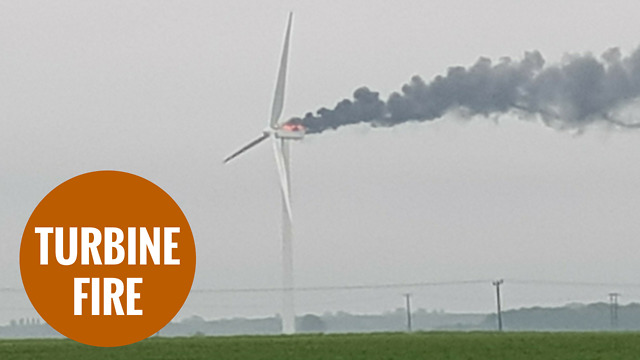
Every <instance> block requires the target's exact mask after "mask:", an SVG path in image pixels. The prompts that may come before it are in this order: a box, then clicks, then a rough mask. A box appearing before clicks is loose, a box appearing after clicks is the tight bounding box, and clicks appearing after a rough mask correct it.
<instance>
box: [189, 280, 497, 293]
mask: <svg viewBox="0 0 640 360" xmlns="http://www.w3.org/2000/svg"><path fill="white" fill-rule="evenodd" d="M489 281H490V280H463V281H439V282H417V283H394V284H371V285H345V286H307V287H296V288H293V289H285V288H281V287H277V288H236V289H191V292H194V293H243V292H253V293H256V292H280V291H284V290H293V291H300V292H302V291H341V290H371V289H398V288H412V287H430V286H453V285H469V284H486V283H488V282H489Z"/></svg>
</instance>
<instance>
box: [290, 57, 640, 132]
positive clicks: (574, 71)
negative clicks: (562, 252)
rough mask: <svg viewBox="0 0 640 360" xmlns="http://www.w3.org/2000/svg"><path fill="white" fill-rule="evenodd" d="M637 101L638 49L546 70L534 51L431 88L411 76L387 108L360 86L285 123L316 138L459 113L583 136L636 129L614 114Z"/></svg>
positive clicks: (452, 72) (484, 64) (486, 63)
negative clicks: (604, 126)
mask: <svg viewBox="0 0 640 360" xmlns="http://www.w3.org/2000/svg"><path fill="white" fill-rule="evenodd" d="M639 96H640V48H638V49H637V50H635V51H634V52H633V53H632V54H631V55H630V56H628V57H625V58H623V57H622V56H621V54H620V51H619V49H617V48H613V49H610V50H608V51H606V52H605V53H604V54H603V55H602V56H601V57H600V58H599V59H598V58H596V57H594V56H593V55H591V54H586V55H568V56H566V59H565V60H564V61H563V62H562V63H560V64H556V65H550V66H545V60H544V59H543V57H542V55H541V54H540V53H539V52H538V51H533V52H527V53H525V55H524V58H523V59H522V60H520V61H514V60H511V59H510V58H506V57H505V58H502V59H500V60H499V61H498V62H496V63H492V61H491V60H489V59H487V58H484V57H481V58H479V59H478V61H476V63H475V64H473V65H472V66H470V67H468V68H465V67H462V66H455V67H451V68H449V69H448V71H447V74H446V75H438V76H436V77H435V78H434V79H433V80H432V81H431V82H429V83H427V82H425V81H424V80H422V78H420V77H419V76H414V77H413V78H411V81H410V82H409V83H408V84H405V85H404V86H403V87H402V91H401V92H394V93H392V94H391V95H390V96H389V99H387V101H386V102H385V101H383V100H381V99H380V97H379V94H378V93H377V92H374V91H371V90H369V89H368V88H366V87H361V88H359V89H357V90H356V91H355V92H354V94H353V99H345V100H342V101H340V102H339V103H338V104H337V105H336V106H335V107H334V108H333V109H327V108H321V109H320V110H318V111H317V112H316V114H312V113H307V114H306V115H305V116H304V117H302V118H293V119H291V120H290V122H292V123H299V124H302V125H304V126H305V127H306V128H307V132H308V133H321V132H323V131H325V130H327V129H337V128H339V127H341V126H344V125H349V124H359V123H369V124H371V125H372V126H394V125H397V124H401V123H404V122H407V121H429V120H435V119H438V118H440V117H442V116H443V115H445V114H446V113H447V112H449V111H451V110H461V112H462V113H463V114H466V115H468V116H473V115H484V116H489V115H496V114H502V113H507V112H518V113H521V114H524V115H525V116H527V115H539V116H540V118H542V119H543V120H544V121H545V123H547V124H548V125H550V126H554V127H556V128H563V129H575V128H577V129H583V128H584V127H586V126H587V125H589V124H593V123H598V122H601V123H608V124H611V125H613V126H617V127H626V128H635V127H640V123H627V122H624V121H621V120H619V119H616V117H615V115H614V112H615V110H616V109H618V108H620V107H622V106H624V105H628V104H630V102H631V101H632V100H634V99H636V98H638V97H639Z"/></svg>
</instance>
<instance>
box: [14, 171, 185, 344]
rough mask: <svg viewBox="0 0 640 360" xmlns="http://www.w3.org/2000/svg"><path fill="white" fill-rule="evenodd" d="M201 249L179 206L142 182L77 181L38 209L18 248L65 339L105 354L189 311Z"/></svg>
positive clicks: (127, 177) (29, 282)
mask: <svg viewBox="0 0 640 360" xmlns="http://www.w3.org/2000/svg"><path fill="white" fill-rule="evenodd" d="M195 267H196V249H195V243H194V240H193V234H192V233H191V228H190V227H189V223H188V222H187V219H186V217H185V216H184V214H183V213H182V210H180V207H179V206H178V205H177V204H176V203H175V202H174V201H173V199H172V198H171V197H170V196H169V195H168V194H167V193H166V192H164V191H163V190H162V189H161V188H159V187H158V186H156V185H155V184H153V183H151V182H150V181H148V180H145V179H143V178H141V177H139V176H136V175H132V174H128V173H125V172H119V171H97V172H91V173H87V174H83V175H80V176H77V177H74V178H72V179H70V180H68V181H66V182H64V183H62V184H61V185H59V186H58V187H56V188H55V189H53V190H52V191H51V192H50V193H49V194H48V195H47V196H45V198H44V199H42V201H41V202H40V204H38V206H37V207H36V209H35V210H34V211H33V213H32V214H31V217H30V218H29V221H28V222H27V226H26V227H25V230H24V234H23V236H22V243H21V245H20V271H21V274H22V282H23V284H24V288H25V290H26V292H27V295H28V296H29V299H30V300H31V303H32V304H33V306H34V307H35V309H36V310H37V311H38V313H39V314H40V316H41V317H42V318H43V319H44V320H45V321H46V322H47V323H48V324H49V325H51V326H52V327H53V328H54V329H56V330H57V331H58V332H60V333H61V334H63V335H65V336H67V337H69V338H71V339H73V340H76V341H78V342H81V343H84V344H88V345H93V346H102V347H112V346H121V345H127V344H131V343H134V342H137V341H139V340H142V339H145V338H147V337H149V336H151V335H153V334H154V333H156V332H158V331H159V330H160V329H162V327H164V326H165V325H166V324H168V323H169V321H171V319H172V318H173V317H174V316H175V315H176V314H177V313H178V311H179V310H180V308H181V307H182V305H183V304H184V302H185V300H186V299H187V296H188V295H189V290H190V289H191V285H192V283H193V277H194V274H195Z"/></svg>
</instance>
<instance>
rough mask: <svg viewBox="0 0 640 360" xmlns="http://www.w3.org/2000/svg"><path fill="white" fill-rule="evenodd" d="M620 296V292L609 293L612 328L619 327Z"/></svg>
mask: <svg viewBox="0 0 640 360" xmlns="http://www.w3.org/2000/svg"><path fill="white" fill-rule="evenodd" d="M618 297H620V294H619V293H609V316H610V318H611V328H612V329H617V328H618Z"/></svg>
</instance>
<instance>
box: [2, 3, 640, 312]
mask: <svg viewBox="0 0 640 360" xmlns="http://www.w3.org/2000/svg"><path fill="white" fill-rule="evenodd" d="M289 10H293V11H294V12H295V18H294V25H293V35H292V44H291V57H290V72H289V80H288V89H287V91H288V94H287V99H286V102H285V111H284V114H285V116H286V117H289V116H300V115H303V114H304V113H305V112H307V111H314V110H316V109H317V108H319V107H321V106H333V105H334V104H335V102H336V101H338V100H340V99H342V98H345V97H348V96H350V95H351V94H352V92H353V90H354V89H356V88H357V87H359V86H363V85H366V86H368V87H369V88H371V89H372V90H375V91H379V92H380V93H381V95H382V97H384V98H386V97H387V96H388V94H390V93H391V92H393V91H397V90H399V88H400V86H401V85H402V84H404V83H406V82H407V81H408V80H409V79H410V78H411V76H413V75H415V74H419V75H421V76H422V77H423V78H424V79H425V80H429V79H431V78H433V77H434V76H436V75H438V74H444V73H445V72H446V69H447V67H449V66H453V65H464V66H467V65H471V64H473V63H474V62H475V61H476V59H477V58H478V57H479V56H486V57H489V58H492V59H498V58H499V57H501V56H510V57H512V58H516V59H520V58H522V56H523V54H524V52H525V51H530V50H538V51H540V52H541V53H542V55H543V56H544V57H545V59H546V60H547V62H548V63H556V62H559V61H562V59H563V56H564V54H566V53H584V52H586V51H592V52H593V53H594V54H595V55H596V56H599V55H600V54H601V53H603V52H604V51H606V50H607V49H608V48H610V47H614V46H618V47H620V49H621V51H622V53H623V54H624V55H627V54H629V53H630V52H631V51H633V50H634V49H635V48H636V47H637V46H638V45H639V41H638V38H637V34H638V33H640V23H638V21H637V16H636V15H637V14H638V11H639V10H640V9H639V6H638V5H637V4H636V2H633V1H601V2H598V1H593V2H588V3H586V2H584V1H563V2H553V1H537V2H526V3H525V2H519V1H488V2H473V1H431V2H425V1H400V2H391V1H386V2H381V1H344V2H334V3H331V4H327V2H326V1H325V2H322V1H270V2H268V3H267V2H260V1H233V2H224V3H222V2H210V1H181V2H177V1H173V2H171V1H136V2H130V1H101V2H98V1H92V2H86V1H54V2H51V1H20V2H11V1H2V2H0V49H1V51H0V118H1V119H2V120H1V121H2V122H1V124H2V125H1V131H0V154H1V156H0V199H1V200H2V205H1V206H0V226H1V228H2V230H3V236H2V238H1V241H0V270H1V271H0V284H2V285H0V287H11V288H16V287H20V286H21V285H20V284H21V280H20V273H19V264H18V253H19V242H20V238H21V235H22V231H23V227H24V225H25V224H26V221H27V219H28V216H29V215H30V213H31V211H32V210H33V208H34V207H35V206H36V205H37V203H38V202H39V201H40V199H41V198H42V197H44V196H45V195H46V193H47V192H48V191H49V190H51V189H52V188H54V187H55V186H56V185H58V184H59V183H61V182H62V181H64V180H66V179H68V178H71V177H73V176H75V175H78V174H81V173H84V172H88V171H94V170H102V169H116V170H122V171H128V172H132V173H135V174H137V175H140V176H143V177H145V178H147V179H149V180H151V181H153V182H154V183H156V184H157V185H159V186H161V187H162V188H163V189H165V190H166V191H167V192H168V193H169V194H171V195H172V196H173V198H174V199H175V200H176V201H177V202H178V204H179V205H180V206H181V207H182V209H183V211H184V212H185V214H186V215H187V218H188V219H189V221H190V223H191V226H192V229H193V232H194V235H195V237H196V246H197V250H198V266H197V274H196V281H195V283H194V288H253V287H278V286H279V284H280V239H279V216H280V204H279V201H280V195H279V192H278V182H277V175H276V170H275V164H274V160H273V159H272V157H273V155H272V151H271V149H270V148H269V146H264V145H263V146H260V147H258V148H256V149H253V150H252V151H251V152H248V153H247V154H245V155H244V156H242V157H241V158H239V159H237V161H234V162H233V163H231V164H229V165H227V166H222V164H221V160H222V158H223V157H225V156H226V155H228V154H230V153H231V152H232V151H234V150H236V149H237V148H238V147H239V146H241V145H242V144H244V143H245V142H246V141H249V140H251V139H252V138H253V137H255V136H256V135H258V134H259V132H260V130H261V129H262V128H263V127H264V126H265V124H266V122H267V118H268V114H269V106H270V102H271V95H272V91H273V87H274V81H275V76H276V67H277V63H278V57H279V52H280V48H281V45H282V36H283V31H284V27H285V20H286V14H287V12H288V11H289ZM629 114H630V115H629V116H630V117H631V118H633V117H634V115H633V114H634V112H633V111H631V110H630V112H629ZM639 139H640V133H636V132H623V131H609V130H605V129H600V128H590V129H588V130H587V131H586V133H584V134H580V135H578V134H574V133H570V132H557V131H555V130H552V129H550V128H548V127H545V126H544V125H543V124H542V123H541V122H539V121H535V120H529V121H523V120H521V119H518V118H516V117H514V116H508V115H506V116H502V117H499V118H496V119H486V118H473V119H471V120H469V119H462V118H461V117H460V116H459V115H457V114H455V113H452V114H449V115H447V116H445V117H444V118H442V119H440V120H438V121H436V122H433V123H428V124H406V125H401V126H397V127H395V128H392V129H384V128H382V129H371V128H369V127H367V126H355V127H345V128H342V129H340V130H339V131H336V132H333V131H327V132H326V133H324V134H322V135H318V136H309V137H307V138H306V139H305V140H304V141H302V142H301V143H296V144H294V146H293V174H292V176H293V206H294V214H295V220H296V228H295V234H296V238H295V244H294V249H295V272H296V274H295V278H296V283H297V284H298V285H300V286H323V285H350V284H372V283H405V282H421V281H447V280H469V279H492V278H496V277H505V278H520V279H532V278H533V279H546V280H558V279H562V280H571V281H598V282H634V281H636V279H637V273H638V265H637V254H638V251H639V250H640V245H638V240H637V239H638V234H640V224H639V223H638V222H637V216H636V214H637V211H638V207H639V206H640V193H639V192H638V191H637V183H638V181H637V180H638V179H639V178H640V168H639V167H638V165H637V164H638V163H640V152H639V151H638V148H639V146H640V145H638V140H639ZM510 289H513V291H511V293H510V292H509V291H510ZM516 290H517V291H516ZM547 290H548V289H546V288H541V287H524V286H515V285H513V286H512V287H511V288H509V284H508V282H507V284H506V285H505V303H506V306H507V307H517V306H524V305H532V304H551V303H553V304H556V303H559V304H562V303H564V302H567V301H573V300H581V301H596V300H606V297H605V296H606V293H607V292H608V291H610V290H620V289H617V288H616V289H609V288H603V289H600V288H588V289H583V288H571V289H567V290H566V293H563V294H561V295H549V294H548V291H547ZM556 290H557V289H556ZM412 291H413V292H414V293H416V306H417V307H425V308H429V309H432V308H444V309H446V310H451V311H491V310H492V309H493V298H492V294H493V293H492V289H491V286H490V284H487V285H486V286H485V285H482V286H475V285H473V286H466V287H459V288H436V289H418V290H416V289H414V290H412ZM621 292H623V300H624V301H634V300H640V291H638V289H634V288H628V289H622V291H621ZM400 293H401V292H400V290H393V291H380V292H360V293H331V294H322V295H318V294H301V295H300V297H299V301H298V305H297V307H298V309H299V310H300V311H316V312H317V311H322V310H324V309H327V310H339V309H344V310H349V311H362V312H364V311H382V310H385V309H391V308H394V307H396V306H401V305H402V299H401V297H400V295H399V294H400ZM479 294H481V295H479ZM0 296H2V297H3V299H9V300H7V302H10V303H11V304H12V305H11V306H10V307H8V308H7V309H8V310H7V309H5V310H2V306H0V323H4V322H6V321H8V320H9V319H10V318H11V316H13V314H16V313H18V311H17V310H16V311H15V312H14V311H13V310H12V309H28V308H29V306H30V305H28V304H26V305H25V304H24V302H22V303H20V304H18V302H19V300H16V299H18V298H20V299H23V298H21V297H20V296H19V295H18V294H12V293H7V292H3V293H0ZM241 296H243V297H245V299H243V300H240V299H238V296H235V295H233V296H232V295H224V296H222V295H221V296H219V297H217V296H214V295H211V294H193V296H191V298H190V299H189V301H188V304H187V307H185V309H184V312H183V314H184V315H190V314H192V313H199V314H203V315H205V316H206V317H220V316H233V315H253V316H257V315H270V314H273V313H275V312H277V311H278V309H279V301H278V298H277V296H275V295H271V294H267V295H260V294H258V295H255V294H253V295H249V296H248V297H249V299H247V298H246V297H247V295H241ZM23 300H24V299H23ZM3 302H5V301H4V300H3ZM14 303H16V304H14ZM20 311H23V310H20ZM24 311H25V312H28V311H29V310H24Z"/></svg>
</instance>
